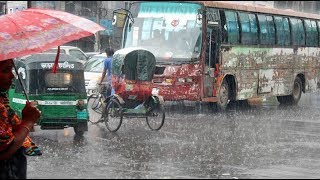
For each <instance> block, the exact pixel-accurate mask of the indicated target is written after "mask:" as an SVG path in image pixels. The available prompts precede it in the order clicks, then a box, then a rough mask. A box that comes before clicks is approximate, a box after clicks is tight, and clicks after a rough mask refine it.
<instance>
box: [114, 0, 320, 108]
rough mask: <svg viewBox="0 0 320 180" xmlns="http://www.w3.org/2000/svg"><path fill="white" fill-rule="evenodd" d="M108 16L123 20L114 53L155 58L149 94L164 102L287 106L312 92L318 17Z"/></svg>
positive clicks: (157, 10)
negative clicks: (137, 52)
mask: <svg viewBox="0 0 320 180" xmlns="http://www.w3.org/2000/svg"><path fill="white" fill-rule="evenodd" d="M114 15H115V16H114V17H115V21H114V22H115V23H114V24H115V25H117V21H119V20H120V18H121V16H122V17H123V16H124V17H125V18H124V24H123V25H124V27H123V40H122V46H121V48H132V47H141V48H144V49H147V50H149V51H151V52H152V53H153V54H154V55H155V57H156V59H157V67H156V72H155V76H154V79H153V83H154V93H158V94H159V95H161V96H163V97H164V100H166V101H177V100H190V101H204V102H211V103H216V104H217V105H218V107H219V108H220V109H225V108H226V107H227V105H228V103H230V102H237V101H248V100H250V99H254V98H266V97H277V100H278V101H279V103H280V104H288V105H295V104H297V103H298V102H299V100H300V97H301V94H302V92H304V93H307V92H315V91H317V90H318V89H319V87H320V79H319V78H320V72H319V66H320V55H319V50H320V48H319V46H320V40H319V37H320V36H319V33H320V16H319V15H316V14H309V13H302V12H295V11H292V10H280V9H275V8H272V7H266V6H254V5H242V4H239V3H237V4H235V3H234V2H225V1H190V2H186V1H178V2H174V1H169V2H164V1H161V2H154V1H147V2H133V3H131V4H130V5H129V7H128V9H126V10H125V9H121V10H115V11H114ZM120 24H121V23H120ZM155 30H160V32H161V36H162V38H163V41H161V44H160V41H157V42H154V41H152V38H153V33H154V31H155Z"/></svg>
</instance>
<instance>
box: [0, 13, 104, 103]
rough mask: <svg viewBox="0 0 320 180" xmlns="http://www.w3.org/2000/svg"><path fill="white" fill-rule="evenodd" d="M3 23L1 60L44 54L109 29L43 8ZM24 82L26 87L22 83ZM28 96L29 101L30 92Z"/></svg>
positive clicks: (1, 20)
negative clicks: (51, 49) (54, 48)
mask: <svg viewBox="0 0 320 180" xmlns="http://www.w3.org/2000/svg"><path fill="white" fill-rule="evenodd" d="M0 24H1V28H0V61H1V60H6V59H11V58H16V57H21V56H24V55H28V54H33V53H39V52H43V51H46V50H48V49H50V48H53V47H56V46H60V45H62V44H65V43H67V42H70V41H73V40H76V39H80V38H82V37H87V36H91V35H93V34H95V33H96V32H98V31H101V30H105V28H103V27H102V26H100V25H99V24H97V23H95V22H93V21H90V20H88V19H85V18H82V17H79V16H76V15H73V14H70V13H67V12H63V11H57V10H51V9H40V8H30V9H26V10H23V11H17V12H15V13H11V14H7V15H1V16H0ZM58 55H59V50H58V53H57V58H56V60H55V65H54V67H56V66H57V64H58V58H59V56H58ZM53 70H54V71H55V68H54V69H53ZM17 74H18V73H17ZM19 80H20V78H19ZM20 83H21V85H22V86H23V84H22V82H21V80H20ZM25 95H26V98H27V100H28V96H27V94H26V93H25Z"/></svg>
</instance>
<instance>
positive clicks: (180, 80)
mask: <svg viewBox="0 0 320 180" xmlns="http://www.w3.org/2000/svg"><path fill="white" fill-rule="evenodd" d="M178 82H179V83H184V82H186V81H185V79H184V78H178Z"/></svg>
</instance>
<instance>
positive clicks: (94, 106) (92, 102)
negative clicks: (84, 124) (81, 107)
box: [88, 94, 102, 124]
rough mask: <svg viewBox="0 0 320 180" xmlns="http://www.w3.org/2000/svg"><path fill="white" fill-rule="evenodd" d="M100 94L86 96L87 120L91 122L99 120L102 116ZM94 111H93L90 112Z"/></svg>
mask: <svg viewBox="0 0 320 180" xmlns="http://www.w3.org/2000/svg"><path fill="white" fill-rule="evenodd" d="M101 98H102V96H101V94H91V95H90V96H89V97H88V112H89V114H90V118H89V121H90V122H91V123H93V124H95V123H98V122H100V121H101V118H102V100H101ZM92 111H94V112H95V113H92Z"/></svg>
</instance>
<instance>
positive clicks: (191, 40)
mask: <svg viewBox="0 0 320 180" xmlns="http://www.w3.org/2000/svg"><path fill="white" fill-rule="evenodd" d="M200 8H201V5H200V4H196V3H182V2H166V3H163V2H141V3H134V4H133V5H132V7H131V8H130V11H131V13H132V15H133V17H134V22H131V21H130V20H129V21H128V23H126V26H125V31H124V42H123V48H128V47H141V48H144V49H147V50H149V51H150V52H152V53H153V54H154V56H155V57H156V60H157V62H158V63H177V64H179V63H185V62H190V61H195V60H197V58H198V57H199V55H200V50H201V37H202V36H201V34H202V32H201V30H202V29H201V19H198V18H197V14H198V10H199V9H200Z"/></svg>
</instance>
